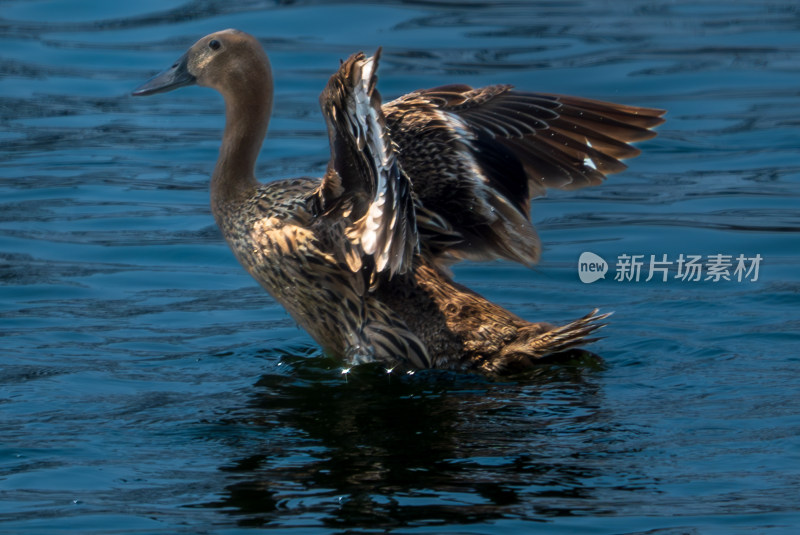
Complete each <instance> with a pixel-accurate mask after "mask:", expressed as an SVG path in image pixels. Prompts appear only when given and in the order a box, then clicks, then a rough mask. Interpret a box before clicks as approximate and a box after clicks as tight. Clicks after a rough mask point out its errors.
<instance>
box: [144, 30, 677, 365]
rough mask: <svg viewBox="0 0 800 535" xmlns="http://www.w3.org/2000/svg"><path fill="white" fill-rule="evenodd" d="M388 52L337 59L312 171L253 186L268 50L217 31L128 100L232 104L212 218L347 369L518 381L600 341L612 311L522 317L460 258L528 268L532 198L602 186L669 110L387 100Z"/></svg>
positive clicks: (269, 85) (494, 91) (501, 93)
mask: <svg viewBox="0 0 800 535" xmlns="http://www.w3.org/2000/svg"><path fill="white" fill-rule="evenodd" d="M380 57H381V49H378V51H377V52H376V53H375V54H374V55H372V56H366V55H365V54H364V53H363V52H358V53H355V54H353V55H352V56H350V57H349V58H348V59H346V60H344V61H341V62H340V65H339V67H338V70H336V71H335V72H334V73H333V75H332V76H331V77H330V79H329V80H328V83H327V85H326V86H325V88H324V90H323V91H322V93H321V95H320V98H319V102H320V107H321V109H322V114H323V116H324V119H325V122H326V125H327V132H328V138H329V142H330V150H331V156H330V160H329V162H328V164H327V168H326V170H325V173H324V175H323V176H322V177H321V178H308V177H302V178H292V179H277V180H272V181H269V182H260V181H259V180H258V179H257V178H256V176H255V168H256V161H257V158H258V155H259V151H260V149H261V147H262V144H263V142H264V139H265V136H266V133H267V127H268V124H269V121H270V116H271V113H272V107H273V96H274V90H273V76H272V69H271V67H270V61H269V58H268V56H267V54H266V52H265V51H264V49H263V48H262V46H261V44H260V43H259V41H258V39H257V38H255V37H254V36H252V35H250V34H248V33H245V32H243V31H239V30H234V29H228V30H223V31H219V32H214V33H212V34H209V35H206V36H205V37H203V38H201V39H200V40H198V41H197V42H196V43H194V44H193V45H192V46H191V47H190V48H189V49H188V50H187V51H186V53H184V54H183V55H182V56H181V57H180V58H178V60H177V61H175V63H174V64H173V65H172V66H171V67H170V68H168V69H166V70H165V71H163V72H161V73H159V74H157V75H155V76H154V77H153V78H151V79H150V80H148V81H147V82H145V83H144V84H142V85H141V86H139V87H138V88H137V89H135V90H134V91H133V93H132V94H133V95H134V96H147V95H153V94H157V93H163V92H167V91H172V90H174V89H178V88H180V87H184V86H188V85H199V86H202V87H209V88H211V89H215V90H217V91H218V92H219V93H221V94H222V96H223V98H224V103H225V126H224V131H223V134H222V143H221V146H220V150H219V157H218V159H217V162H216V165H215V167H214V169H213V173H212V174H211V183H210V199H211V211H212V213H213V216H214V220H215V221H216V224H217V225H218V227H219V229H220V231H221V233H222V235H223V237H224V239H225V240H226V242H227V243H228V245H229V246H230V248H231V250H232V251H233V253H234V255H235V256H236V258H237V259H238V261H239V262H240V263H241V264H242V266H243V267H244V268H245V269H246V270H247V271H248V272H249V273H250V275H251V276H252V277H253V278H254V279H255V280H256V281H257V282H258V283H259V284H260V285H261V286H262V287H263V288H264V289H265V290H266V291H267V292H268V293H269V294H270V295H271V296H272V297H273V298H274V299H275V300H276V301H277V302H278V303H280V304H281V305H282V306H283V307H284V308H285V309H286V311H287V312H288V313H289V315H291V317H292V318H293V319H294V321H295V322H296V323H297V324H298V326H300V327H301V328H303V329H304V330H305V331H307V332H308V333H309V334H310V336H311V337H312V338H313V339H314V340H315V341H316V343H317V344H319V346H320V347H321V348H322V350H323V351H324V352H325V353H326V354H328V355H331V356H333V357H336V358H338V359H340V362H342V363H343V365H344V366H347V367H348V368H349V367H352V366H355V365H358V364H363V363H370V362H373V363H374V362H377V363H380V364H381V365H383V366H385V367H386V369H387V370H394V369H397V368H400V369H405V370H407V371H409V373H413V371H415V370H419V369H427V368H438V369H448V370H455V371H464V372H477V373H483V374H486V375H510V374H517V373H523V372H525V371H526V370H530V369H532V368H534V367H535V366H536V365H537V364H538V363H541V362H544V361H546V360H547V358H548V357H552V356H554V355H559V354H564V353H565V352H568V351H570V350H573V349H575V348H579V347H581V346H583V345H586V344H589V343H591V342H593V341H595V340H596V339H597V338H596V331H597V330H598V329H599V328H601V327H602V326H604V325H605V324H606V322H605V321H604V320H605V319H606V318H608V316H609V315H610V313H608V312H606V313H600V312H599V310H598V309H596V308H595V309H594V310H592V311H591V312H589V313H588V314H586V315H585V316H583V317H581V318H578V319H576V320H574V321H571V322H568V323H565V324H562V325H557V324H553V323H548V322H532V321H528V320H525V319H523V318H521V317H519V316H517V315H516V314H514V313H512V312H510V311H509V310H506V309H505V308H503V307H502V306H500V305H497V304H495V303H492V302H491V301H489V300H487V299H486V298H484V297H483V296H481V295H479V294H478V293H476V292H474V291H472V290H470V289H469V288H467V287H466V286H464V285H462V284H459V283H457V282H455V281H454V280H453V276H452V272H451V269H450V268H451V266H452V265H453V264H454V263H456V262H459V261H462V260H470V261H491V260H498V259H499V260H506V261H511V262H517V263H520V264H523V265H525V266H533V265H534V264H535V263H536V262H537V261H538V260H539V257H540V254H541V242H540V240H539V237H538V235H537V233H536V230H535V229H534V227H533V224H532V223H531V200H532V199H533V198H534V197H538V196H541V195H543V194H544V193H545V191H546V190H547V189H548V188H557V189H562V190H572V189H577V188H582V187H585V186H593V185H597V184H600V183H602V182H603V181H604V180H605V179H606V176H607V175H609V174H612V173H618V172H620V171H622V170H624V169H625V168H626V166H625V164H623V163H622V160H624V159H627V158H631V157H633V156H636V155H638V154H639V152H640V151H639V149H637V148H635V147H634V146H632V145H631V143H633V142H638V141H643V140H647V139H650V138H652V137H653V136H655V132H654V131H653V128H654V127H656V126H658V125H659V124H661V123H662V122H663V121H664V119H663V117H662V116H663V115H664V114H665V111H664V110H661V109H655V108H646V107H637V106H629V105H622V104H616V103H611V102H605V101H600V100H593V99H586V98H580V97H573V96H566V95H560V94H550V93H538V92H527V91H520V90H517V89H515V88H514V87H512V86H511V85H507V84H497V85H490V86H486V87H480V88H473V87H471V86H469V85H465V84H449V85H443V86H439V87H435V88H431V89H420V90H416V91H413V92H410V93H408V94H406V95H403V96H400V97H399V98H396V99H395V100H392V101H390V102H386V103H384V102H383V101H382V98H381V95H380V93H379V91H378V89H377V79H378V78H377V69H378V64H379V61H380Z"/></svg>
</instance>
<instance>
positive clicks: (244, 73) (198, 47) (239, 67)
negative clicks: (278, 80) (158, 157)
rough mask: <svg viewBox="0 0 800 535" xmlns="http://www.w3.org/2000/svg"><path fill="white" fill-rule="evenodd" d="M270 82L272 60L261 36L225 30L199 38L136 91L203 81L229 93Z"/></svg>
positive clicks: (147, 92)
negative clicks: (167, 66) (265, 49)
mask: <svg viewBox="0 0 800 535" xmlns="http://www.w3.org/2000/svg"><path fill="white" fill-rule="evenodd" d="M271 83H272V76H271V71H270V66H269V60H268V59H267V55H266V54H265V53H264V50H263V48H262V47H261V45H260V44H259V42H258V40H257V39H256V38H255V37H253V36H252V35H249V34H247V33H245V32H241V31H239V30H223V31H220V32H215V33H212V34H209V35H206V36H205V37H203V38H202V39H200V40H199V41H197V42H196V43H195V44H194V45H192V46H191V48H189V50H187V51H186V53H185V54H183V55H182V56H181V57H180V58H178V59H177V60H176V61H175V63H174V64H173V65H172V66H171V67H170V68H169V69H167V70H165V71H163V72H161V73H159V74H157V75H155V76H154V77H153V78H151V79H150V80H148V81H147V82H145V83H144V84H142V85H141V86H139V87H137V88H136V89H135V90H134V91H133V95H134V96H146V95H154V94H156V93H164V92H167V91H172V90H173V89H178V88H179V87H184V86H188V85H200V86H204V87H211V88H214V89H216V90H218V91H219V92H220V93H222V94H223V95H224V96H227V95H228V94H229V93H231V92H232V91H235V90H237V88H240V87H242V86H245V87H247V86H253V85H254V84H260V85H262V86H263V85H269V86H271Z"/></svg>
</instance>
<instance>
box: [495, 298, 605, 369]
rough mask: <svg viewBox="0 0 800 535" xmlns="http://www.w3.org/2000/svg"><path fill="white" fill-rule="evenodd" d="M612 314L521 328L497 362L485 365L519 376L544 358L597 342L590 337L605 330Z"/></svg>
mask: <svg viewBox="0 0 800 535" xmlns="http://www.w3.org/2000/svg"><path fill="white" fill-rule="evenodd" d="M612 314H613V312H605V313H603V314H600V313H599V310H598V309H594V310H592V311H591V312H590V313H589V314H587V315H585V316H583V317H582V318H580V319H577V320H575V321H572V322H570V323H567V324H566V325H562V326H560V327H551V326H548V325H547V324H541V323H534V324H531V325H530V327H529V328H527V329H525V328H524V329H522V330H521V331H520V333H519V336H518V337H517V338H516V339H515V340H514V341H513V342H511V343H510V344H507V345H506V346H505V347H503V349H502V350H501V351H500V354H499V356H498V357H497V358H496V359H493V360H492V361H491V362H487V363H484V364H483V367H484V368H487V371H490V372H492V373H499V374H510V373H517V372H521V371H524V370H526V369H529V368H531V367H532V366H533V365H534V364H536V362H537V361H540V360H541V359H542V358H544V357H547V356H551V355H555V354H557V353H563V352H565V351H567V350H570V349H574V348H576V347H578V346H583V345H586V344H590V343H592V342H596V341H597V340H599V339H600V337H591V335H592V334H593V333H595V332H596V331H597V330H599V329H602V328H603V327H605V326H606V325H607V323H604V321H603V320H605V319H607V318H608V317H609V316H611V315H612ZM547 327H550V328H549V329H548V328H547Z"/></svg>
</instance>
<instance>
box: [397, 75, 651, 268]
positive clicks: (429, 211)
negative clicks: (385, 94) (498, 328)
mask: <svg viewBox="0 0 800 535" xmlns="http://www.w3.org/2000/svg"><path fill="white" fill-rule="evenodd" d="M383 111H384V114H385V116H386V121H387V126H388V127H389V130H390V134H391V136H392V139H394V141H395V143H397V145H398V147H399V150H398V153H399V154H400V163H401V166H402V168H403V169H404V170H405V172H406V173H408V175H409V176H410V177H411V180H412V182H413V183H414V192H415V194H416V195H417V197H418V200H419V202H420V203H421V206H419V208H418V211H419V214H418V220H419V221H418V224H419V226H420V231H421V232H422V233H423V235H424V236H426V239H428V235H429V234H433V235H434V236H435V235H436V233H437V231H436V230H435V229H434V230H430V229H427V228H426V225H425V221H427V220H428V218H427V217H426V216H427V215H433V216H435V219H436V221H437V222H438V223H437V224H438V226H439V227H441V226H442V221H444V222H445V223H446V225H447V226H448V227H449V228H448V229H447V234H448V239H449V240H450V243H451V245H450V246H447V247H443V248H441V250H440V251H438V253H439V254H447V255H449V256H451V257H455V258H472V259H491V258H497V257H500V258H506V259H509V260H514V261H518V262H521V263H523V264H532V263H534V262H536V260H538V257H539V252H540V243H539V239H538V237H537V235H536V232H535V230H534V228H533V226H532V224H531V222H530V201H531V199H532V198H533V197H534V196H538V195H542V194H543V193H544V191H545V189H546V188H560V189H575V188H580V187H584V186H589V185H594V184H598V183H600V182H602V181H603V180H604V179H605V177H606V176H607V175H609V174H612V173H618V172H620V171H622V170H624V169H625V168H626V166H625V164H623V163H622V162H621V160H624V159H626V158H631V157H633V156H636V155H637V154H639V150H638V149H636V148H635V147H633V146H631V145H630V144H629V143H631V142H636V141H642V140H645V139H649V138H651V137H653V136H655V135H656V134H655V132H653V131H652V130H651V129H652V128H653V127H655V126H657V125H659V124H661V123H662V122H663V121H664V119H662V117H661V116H662V115H663V114H664V111H662V110H657V109H651V108H640V107H634V106H625V105H620V104H613V103H609V102H602V101H597V100H590V99H583V98H577V97H569V96H563V95H551V94H544V93H530V92H523V91H516V90H513V89H512V87H511V86H509V85H494V86H488V87H483V88H478V89H473V88H471V87H469V86H467V85H449V86H442V87H438V88H434V89H427V90H420V91H415V92H413V93H409V94H408V95H405V96H403V97H400V98H399V99H397V100H395V101H393V102H390V103H388V104H386V105H385V106H384V108H383ZM453 234H458V235H460V236H461V238H462V239H461V241H460V242H459V243H453V239H452V236H453Z"/></svg>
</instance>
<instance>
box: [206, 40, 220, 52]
mask: <svg viewBox="0 0 800 535" xmlns="http://www.w3.org/2000/svg"><path fill="white" fill-rule="evenodd" d="M221 46H222V43H220V42H219V41H217V40H216V39H212V40H211V41H209V42H208V48H210V49H211V50H219V48H220V47H221Z"/></svg>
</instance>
